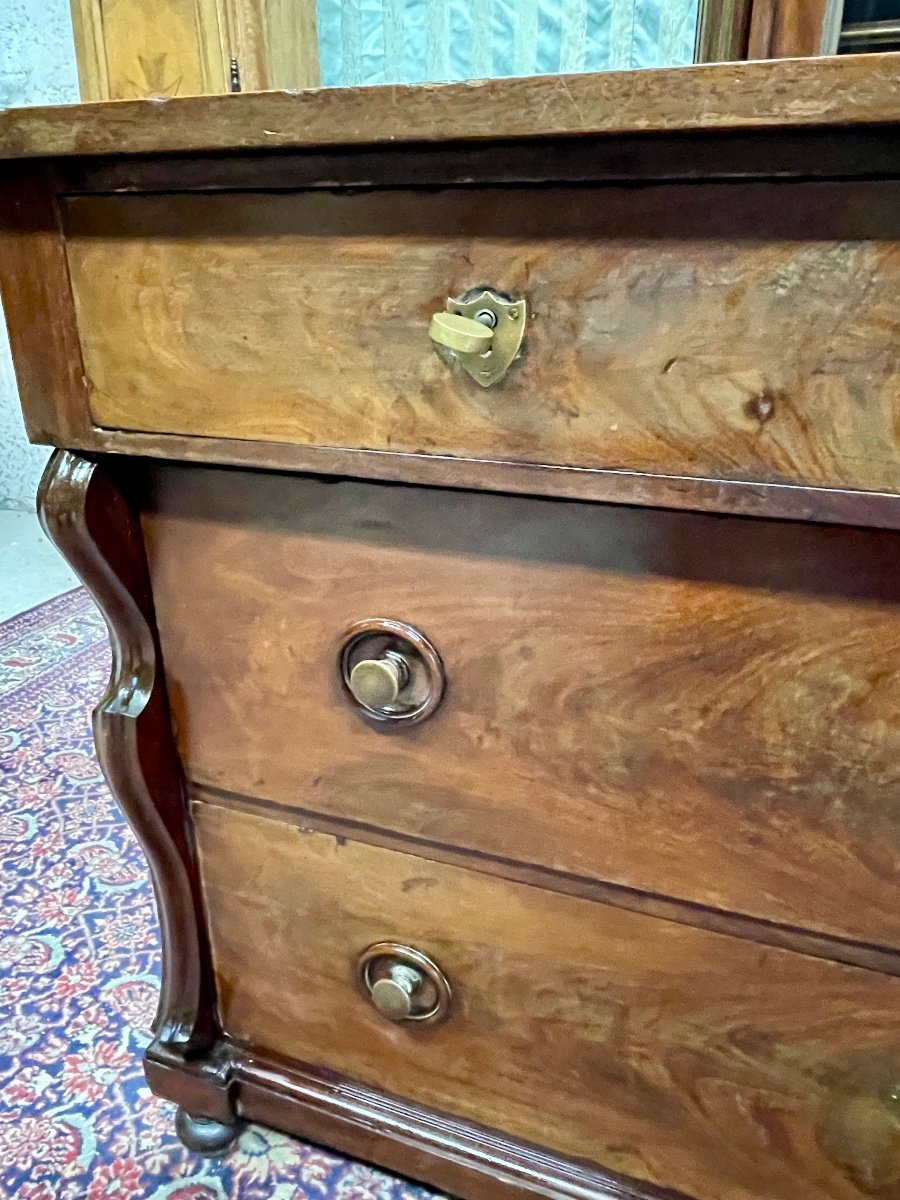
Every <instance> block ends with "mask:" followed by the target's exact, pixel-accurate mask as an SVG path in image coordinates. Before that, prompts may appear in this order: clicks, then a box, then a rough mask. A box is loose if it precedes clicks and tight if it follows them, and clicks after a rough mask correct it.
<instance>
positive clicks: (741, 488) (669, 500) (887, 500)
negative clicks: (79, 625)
mask: <svg viewBox="0 0 900 1200" xmlns="http://www.w3.org/2000/svg"><path fill="white" fill-rule="evenodd" d="M75 448H77V449H79V450H82V451H84V452H86V453H108V454H123V455H139V456H141V457H145V458H154V459H156V458H161V459H167V460H170V461H180V462H186V463H210V464H215V465H221V466H235V467H254V468H261V469H263V470H272V471H304V472H306V471H310V472H314V473H316V474H321V475H339V476H341V475H342V476H349V477H352V478H357V479H379V480H382V481H384V482H387V483H408V484H419V485H424V486H431V487H450V488H462V489H464V490H471V489H476V490H477V489H485V490H487V491H495V492H511V493H514V494H517V495H529V496H553V497H557V498H560V499H565V500H588V501H593V502H599V503H603V504H633V505H638V506H641V507H647V508H684V509H691V510H693V511H695V512H720V513H731V514H733V515H736V516H743V517H767V518H772V517H774V518H778V519H781V520H787V521H816V522H821V523H823V524H835V525H859V526H868V527H871V528H875V529H900V496H897V495H893V494H891V493H888V492H862V491H854V490H851V489H842V488H820V487H805V486H800V485H798V484H782V483H751V482H742V481H738V480H726V479H701V478H696V479H695V478H691V477H688V476H675V475H649V474H644V473H641V472H637V471H618V470H602V469H593V468H582V467H562V466H554V465H552V464H543V463H522V462H497V461H493V460H488V459H475V458H453V457H451V456H449V455H439V454H408V453H394V452H392V451H386V450H349V449H343V448H340V447H333V446H301V445H292V444H288V443H286V442H250V441H244V440H241V439H238V438H217V437H192V436H187V435H182V434H166V433H159V434H157V433H127V432H120V431H118V430H113V429H96V428H95V429H94V430H93V432H92V433H91V435H90V436H89V437H88V438H86V439H84V442H81V441H80V440H79V442H78V443H76V445H75Z"/></svg>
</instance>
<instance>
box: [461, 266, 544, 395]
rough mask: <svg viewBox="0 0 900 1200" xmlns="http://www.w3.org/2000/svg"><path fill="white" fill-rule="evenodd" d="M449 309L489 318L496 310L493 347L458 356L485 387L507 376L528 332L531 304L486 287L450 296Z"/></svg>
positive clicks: (481, 319) (474, 317) (479, 318)
mask: <svg viewBox="0 0 900 1200" xmlns="http://www.w3.org/2000/svg"><path fill="white" fill-rule="evenodd" d="M446 308H447V312H449V313H455V314H456V315H457V316H459V317H469V318H470V319H471V320H473V321H474V320H480V321H482V322H486V320H487V319H488V317H487V314H493V317H494V324H493V326H492V328H493V331H494V336H493V338H492V340H491V348H490V350H488V351H486V352H485V353H483V354H457V355H456V358H457V359H458V360H459V363H460V365H461V366H462V367H463V368H464V370H466V371H468V373H469V374H470V375H471V376H472V378H473V379H474V380H475V382H476V383H480V384H481V386H482V387H490V386H491V384H493V383H497V382H498V381H499V380H501V379H502V378H503V376H504V375H505V374H506V372H507V371H508V370H509V368H510V367H511V366H512V364H513V361H514V359H515V357H516V355H517V354H518V353H519V350H520V349H521V346H522V339H523V338H524V336H525V321H526V318H527V315H528V312H527V305H526V303H525V300H524V299H523V298H522V297H519V299H518V300H508V299H506V298H505V297H504V296H501V295H500V293H499V292H495V291H494V290H493V288H486V289H485V290H484V291H481V292H474V293H467V294H466V296H465V297H464V298H462V299H454V298H453V297H452V296H451V297H450V298H449V299H448V300H447V305H446Z"/></svg>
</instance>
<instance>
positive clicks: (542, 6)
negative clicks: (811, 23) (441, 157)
mask: <svg viewBox="0 0 900 1200" xmlns="http://www.w3.org/2000/svg"><path fill="white" fill-rule="evenodd" d="M697 4H698V0H318V26H319V57H320V61H321V69H322V83H323V84H325V85H327V86H331V87H336V86H341V85H343V86H352V85H354V84H364V83H424V82H438V81H441V80H449V79H484V78H487V77H489V76H499V75H545V74H555V73H556V72H558V71H605V70H622V69H627V68H630V67H658V66H677V65H680V64H683V63H689V62H691V61H692V59H693V51H694V32H695V29H696V24H697Z"/></svg>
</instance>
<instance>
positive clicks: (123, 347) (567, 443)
mask: <svg viewBox="0 0 900 1200" xmlns="http://www.w3.org/2000/svg"><path fill="white" fill-rule="evenodd" d="M898 200H900V185H898V184H896V183H891V182H881V183H875V182H873V183H849V182H848V183H843V184H829V183H809V184H797V183H788V182H783V183H742V184H741V185H740V186H737V185H728V184H725V185H722V184H718V185H677V186H668V187H663V186H659V187H647V188H640V189H635V188H631V189H629V188H622V187H596V186H595V187H575V188H567V189H565V190H553V189H547V188H528V187H525V188H515V189H506V190H504V189H483V188H482V189H457V190H447V191H442V192H428V193H420V192H414V191H403V190H394V191H389V192H369V193H363V194H357V195H349V194H337V193H331V194H329V193H316V192H305V193H296V194H271V193H268V194H253V193H241V194H225V195H211V194H206V195H202V194H201V195H156V196H150V195H144V196H103V197H80V198H78V197H76V198H72V199H69V200H68V201H66V202H65V203H64V206H63V219H64V225H65V229H66V235H67V245H68V260H69V268H70V273H71V280H72V286H73V290H74V296H75V302H76V306H77V313H78V322H79V328H80V336H81V341H82V346H83V350H84V361H85V368H86V373H87V377H88V380H89V385H90V390H91V408H92V416H93V419H94V421H95V422H96V423H97V424H98V425H100V426H105V427H111V428H117V429H126V430H144V431H152V432H167V433H178V434H196V435H205V436H220V437H232V438H241V439H252V440H260V441H270V442H273V441H274V442H286V443H295V444H301V445H326V446H336V447H349V448H368V449H376V450H389V451H405V452H407V451H408V452H416V453H424V454H426V455H428V454H435V455H438V454H439V455H451V456H461V457H466V458H476V459H511V460H516V461H523V462H530V463H550V464H566V465H571V466H577V467H604V468H624V469H628V470H636V471H642V472H649V473H651V474H663V475H677V476H691V477H705V478H717V479H731V480H748V479H749V480H762V481H788V482H794V483H805V484H813V485H822V486H835V487H845V486H846V487H856V488H863V489H869V490H884V491H897V490H900V455H898V444H897V442H898V439H897V427H898V404H900V390H898V373H897V367H896V345H897V333H898V326H900V258H898V255H897V252H896V240H897V237H898V233H900V204H898ZM482 285H489V286H493V287H495V288H497V289H499V290H500V291H502V292H506V293H509V294H512V295H514V296H522V297H524V298H525V300H526V302H527V304H528V307H529V313H530V319H529V321H528V325H527V330H526V335H525V353H524V355H523V356H522V358H521V359H520V361H518V362H517V363H516V364H514V366H513V367H512V368H511V370H510V371H509V373H508V375H507V376H506V378H505V379H504V380H503V381H502V382H501V383H499V384H496V385H495V386H493V387H491V388H489V389H487V390H483V389H482V388H481V387H480V386H479V385H478V384H477V383H475V382H474V381H473V380H472V379H470V378H469V376H468V375H466V374H465V373H464V372H463V371H462V370H461V369H460V367H459V364H458V363H452V362H448V361H447V360H446V359H445V358H442V357H441V356H440V355H439V354H438V353H436V351H435V349H434V347H433V345H432V344H431V342H430V340H429V336H428V329H429V320H430V317H431V315H432V314H433V313H434V312H435V311H436V310H438V309H442V308H443V307H444V303H445V301H446V299H447V297H448V296H451V295H452V296H461V295H463V294H464V293H466V292H467V291H468V290H469V289H471V288H473V287H479V286H482Z"/></svg>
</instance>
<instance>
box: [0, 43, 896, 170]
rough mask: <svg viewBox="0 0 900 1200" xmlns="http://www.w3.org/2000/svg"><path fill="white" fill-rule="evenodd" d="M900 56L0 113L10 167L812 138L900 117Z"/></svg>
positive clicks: (2, 152) (1, 145)
mask: <svg viewBox="0 0 900 1200" xmlns="http://www.w3.org/2000/svg"><path fill="white" fill-rule="evenodd" d="M897 61H898V60H897V55H895V54H870V55H853V56H845V57H842V58H841V57H838V58H827V59H818V60H809V59H795V60H791V59H787V60H783V61H780V62H756V63H724V64H718V65H715V66H697V67H675V68H666V69H662V70H646V71H610V72H603V73H600V74H582V75H547V76H537V77H535V76H531V77H527V78H521V79H493V80H481V81H470V82H466V83H450V84H419V85H416V86H408V85H402V84H393V85H388V86H380V87H360V88H322V89H318V90H316V89H313V90H309V91H301V92H259V93H256V94H246V95H241V96H200V97H185V98H183V99H172V100H144V101H141V100H138V101H123V102H122V103H119V104H115V105H110V104H91V105H65V106H62V105H60V106H56V107H49V108H32V109H6V110H4V111H0V158H4V157H5V158H19V157H46V156H49V157H52V156H57V155H58V156H65V155H93V154H119V153H121V152H122V148H123V147H127V148H128V151H129V153H131V154H154V153H166V152H175V153H180V152H182V151H197V150H241V149H248V150H249V149H259V150H269V149H286V148H290V147H300V146H322V145H360V144H367V143H368V144H372V143H379V142H422V141H454V140H459V141H478V140H482V139H488V140H494V139H498V138H507V137H522V138H541V137H553V136H565V135H567V134H575V135H591V134H617V133H644V132H654V131H666V130H678V129H682V130H694V129H696V130H728V129H758V128H767V127H770V126H773V125H780V126H785V127H794V128H802V129H811V128H816V127H822V126H840V125H845V126H846V125H869V124H879V123H882V124H883V123H887V122H892V121H896V120H897V119H898V118H900V92H898V89H897Z"/></svg>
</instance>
